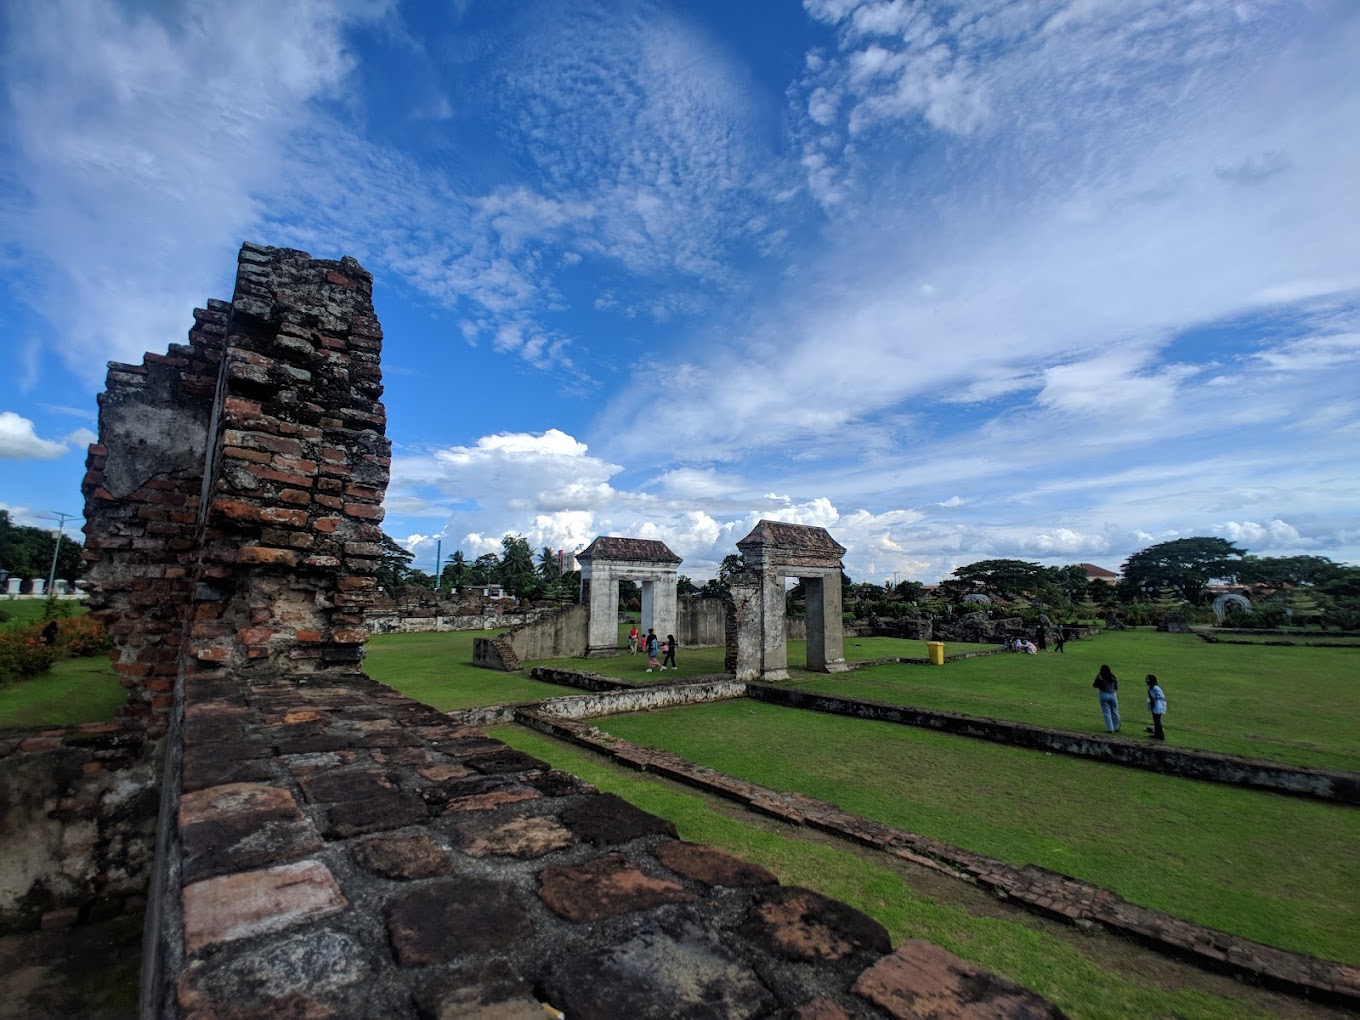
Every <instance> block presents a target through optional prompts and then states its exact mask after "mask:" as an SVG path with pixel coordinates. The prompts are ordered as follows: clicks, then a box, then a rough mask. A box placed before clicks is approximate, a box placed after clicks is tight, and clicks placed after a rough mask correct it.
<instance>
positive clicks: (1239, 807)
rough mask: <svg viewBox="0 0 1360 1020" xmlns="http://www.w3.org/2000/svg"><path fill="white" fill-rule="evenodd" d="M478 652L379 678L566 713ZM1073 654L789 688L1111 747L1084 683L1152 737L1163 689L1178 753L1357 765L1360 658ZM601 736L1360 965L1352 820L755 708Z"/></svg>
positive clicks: (445, 651) (617, 663)
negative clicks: (1155, 702) (1115, 701)
mask: <svg viewBox="0 0 1360 1020" xmlns="http://www.w3.org/2000/svg"><path fill="white" fill-rule="evenodd" d="M471 639H472V635H468V634H461V635H454V634H431V635H400V636H392V637H386V638H376V639H375V640H374V642H373V644H372V646H371V650H370V658H369V662H368V666H369V668H370V671H371V672H372V674H373V675H374V676H375V677H377V678H378V679H381V680H384V681H385V682H388V683H391V684H393V685H394V686H396V687H398V688H399V689H401V690H403V691H405V692H407V693H409V694H411V695H412V696H413V697H418V698H420V699H421V700H425V701H427V702H429V703H431V704H436V705H438V706H439V707H450V708H451V707H463V706H466V705H471V704H492V703H503V702H506V701H512V700H517V699H527V698H533V697H539V696H542V693H543V692H544V691H545V690H546V691H547V692H549V693H556V692H560V688H555V687H552V686H551V685H544V684H537V683H535V682H534V681H529V680H527V679H524V678H522V677H517V676H508V675H506V674H498V673H490V672H488V671H483V670H477V669H475V668H474V667H472V666H471V665H470V660H471ZM464 646H465V647H464ZM1067 648H1068V650H1067V652H1066V653H1065V654H1064V655H1057V654H1055V653H1048V654H1045V655H1038V656H1026V655H996V656H989V657H984V658H979V659H970V660H964V661H960V662H954V663H950V664H948V665H946V666H944V667H927V666H908V665H900V664H893V665H885V666H875V667H866V668H865V669H863V670H858V671H854V672H851V673H847V674H836V675H832V676H827V675H824V674H810V673H807V672H806V671H801V670H796V669H795V670H793V671H792V672H793V673H794V679H793V680H792V681H790V682H791V683H794V684H799V685H803V686H807V687H809V688H814V689H825V690H829V691H835V692H839V693H846V694H851V695H857V696H863V697H872V698H877V699H880V700H887V701H897V702H901V703H911V704H916V705H923V706H927V707H937V708H943V709H950V710H956V711H964V712H970V713H973V714H978V715H988V716H995V717H1001V718H1010V719H1019V720H1025V721H1032V722H1038V723H1044V724H1048V725H1057V726H1064V727H1070V728H1073V729H1086V730H1092V731H1101V730H1103V726H1102V723H1101V721H1100V715H1099V710H1098V707H1097V703H1096V698H1095V692H1094V690H1093V689H1091V687H1090V683H1091V677H1092V676H1093V675H1094V673H1095V671H1096V668H1097V667H1098V666H1099V665H1100V663H1101V662H1109V663H1110V664H1111V665H1112V666H1113V668H1114V669H1115V671H1116V672H1117V673H1120V674H1122V675H1123V676H1124V677H1125V683H1124V689H1125V691H1127V693H1126V694H1125V698H1124V702H1123V705H1122V707H1123V709H1124V712H1125V715H1126V718H1127V719H1128V722H1129V724H1130V726H1131V727H1132V728H1137V727H1139V726H1141V724H1142V722H1143V713H1142V706H1143V693H1142V692H1143V685H1142V684H1141V682H1140V681H1141V677H1142V675H1143V673H1145V672H1149V671H1151V672H1156V673H1158V674H1159V675H1160V676H1161V677H1162V679H1163V681H1164V684H1165V686H1166V688H1167V691H1168V695H1169V697H1170V699H1171V709H1170V711H1169V712H1168V715H1167V722H1168V725H1169V729H1170V732H1171V737H1172V740H1173V741H1175V742H1177V743H1181V744H1184V745H1189V746H1199V747H1209V748H1212V749H1216V750H1223V751H1233V752H1236V753H1247V754H1252V755H1254V756H1256V757H1267V758H1278V759H1280V760H1285V761H1296V762H1301V763H1307V764H1318V765H1328V766H1331V767H1338V768H1347V767H1350V768H1354V767H1356V764H1357V761H1358V760H1360V759H1357V752H1356V748H1355V741H1354V734H1355V733H1356V732H1357V731H1360V711H1358V710H1360V705H1358V704H1357V701H1358V700H1360V699H1357V698H1356V696H1355V695H1356V691H1357V686H1356V684H1357V682H1360V681H1358V680H1357V678H1356V677H1355V676H1353V673H1354V669H1353V664H1360V657H1357V656H1355V655H1354V654H1351V653H1350V652H1349V650H1338V649H1315V648H1256V647H1246V646H1221V645H1209V644H1206V643H1204V642H1201V641H1199V640H1198V639H1196V638H1193V637H1184V636H1178V635H1167V634H1158V633H1156V632H1152V631H1126V632H1116V633H1111V634H1104V635H1101V636H1100V637H1098V638H1093V639H1087V640H1083V641H1077V642H1071V643H1069V645H1068V646H1067ZM845 651H846V657H847V658H848V659H852V660H853V659H867V658H877V657H881V656H885V655H907V656H911V655H918V654H920V653H921V651H923V646H922V644H921V643H920V642H906V641H899V640H894V639H890V638H871V639H861V638H852V639H849V640H848V641H847V642H846V648H845ZM1224 653H1227V654H1224ZM803 656H804V651H803V646H802V644H801V643H800V642H795V643H791V645H790V649H789V661H790V662H791V663H799V662H801V661H802V660H803ZM721 657H722V650H721V649H716V648H709V649H681V653H680V656H679V663H680V669H679V670H678V671H677V672H676V673H675V674H672V673H670V672H669V671H667V672H666V673H663V674H659V675H658V674H650V675H649V674H646V673H645V672H644V669H645V660H643V659H642V658H641V657H640V656H628V655H626V654H625V655H620V656H617V657H614V658H608V659H595V660H590V661H588V662H586V661H583V660H580V659H564V660H554V662H556V663H558V664H561V665H563V666H566V667H568V668H578V669H579V668H586V669H589V670H591V671H594V672H599V673H603V674H605V675H609V676H616V677H622V678H627V679H633V680H670V679H672V677H673V676H675V677H680V678H684V677H686V676H692V675H701V674H711V673H716V672H720V671H721ZM542 664H544V663H534V664H532V665H542ZM602 726H603V728H605V729H607V730H609V731H610V732H612V733H616V734H617V735H619V736H621V737H624V738H626V739H629V740H635V741H637V742H638V743H642V744H648V745H652V746H658V747H665V748H668V749H670V750H674V751H677V752H678V753H680V754H683V755H684V756H686V757H688V758H691V759H693V760H695V761H699V762H702V763H703V764H706V765H710V766H712V767H714V768H718V769H721V770H723V771H726V772H731V773H733V774H735V775H739V776H742V777H744V778H748V779H751V780H754V781H756V782H760V783H763V784H765V785H768V786H772V787H774V788H776V789H786V790H799V791H801V792H804V793H807V794H810V795H812V796H816V797H820V798H822V799H825V800H829V801H833V802H835V803H837V804H840V805H841V806H842V807H845V808H846V809H848V810H851V811H855V812H857V813H860V814H864V815H866V816H868V817H872V818H879V819H882V820H883V821H886V822H889V823H891V824H895V825H899V826H901V827H903V828H906V829H909V830H911V831H914V832H920V833H924V834H926V835H931V836H935V837H937V838H940V839H944V840H946V841H948V842H951V843H955V844H957V845H960V846H963V847H967V848H968V849H972V850H976V851H978V852H981V853H986V854H989V855H991V856H995V857H998V858H1001V859H1003V860H1007V861H1010V862H1012V863H1016V864H1025V863H1035V864H1040V865H1043V866H1045V867H1049V868H1052V869H1054V870H1056V871H1061V872H1064V873H1067V874H1072V875H1075V876H1077V877H1080V878H1085V879H1087V880H1090V881H1093V882H1096V883H1097V884H1100V885H1105V886H1108V887H1110V888H1113V889H1115V890H1116V891H1118V892H1120V893H1121V894H1122V895H1124V896H1126V897H1128V898H1129V899H1130V900H1133V901H1134V902H1137V903H1142V904H1145V905H1148V906H1153V907H1157V908H1159V909H1163V910H1166V911H1167V912H1168V913H1171V914H1174V915H1177V916H1185V917H1190V918H1192V919H1194V920H1198V921H1200V922H1202V923H1204V924H1208V925H1211V926H1213V927H1219V928H1224V929H1226V930H1229V931H1234V932H1237V933H1239V934H1242V935H1244V936H1246V937H1248V938H1253V939H1257V940H1259V941H1262V942H1266V943H1269V944H1273V945H1280V946H1283V947H1286V948H1293V949H1298V950H1300V951H1303V952H1309V953H1313V954H1315V955H1319V956H1324V957H1328V958H1332V959H1341V960H1345V961H1346V962H1350V963H1360V940H1357V939H1356V937H1355V936H1356V932H1357V931H1360V897H1357V896H1356V895H1355V893H1354V889H1355V888H1356V886H1357V882H1358V881H1360V850H1357V848H1358V847H1360V812H1355V811H1354V810H1351V809H1346V808H1338V807H1333V806H1330V805H1325V804H1315V803H1311V802H1307V801H1302V800H1297V799H1291V798H1285V797H1278V796H1273V795H1268V794H1262V793H1255V792H1252V791H1243V790H1235V789H1230V788H1226V787H1218V786H1213V785H1210V784H1202V783H1192V782H1187V781H1184V780H1177V779H1175V778H1172V777H1162V776H1156V775H1152V774H1149V773H1143V772H1137V771H1134V770H1127V769H1122V768H1119V767H1116V766H1109V765H1102V764H1098V763H1094V762H1086V761H1081V760H1076V759H1068V758H1063V757H1061V756H1052V755H1040V754H1036V753H1034V752H1029V751H1024V750H1020V749H1016V748H1009V747H1004V746H1000V745H992V744H986V743H983V742H979V741H972V740H967V739H961V738H954V737H949V736H945V735H941V734H936V733H933V732H929V731H924V730H919V729H913V728H909V727H900V726H893V725H890V724H881V723H865V722H861V721H859V720H852V719H840V718H836V717H831V716H825V715H820V714H813V713H802V712H796V711H792V710H788V709H780V708H777V707H774V706H767V705H760V704H756V703H749V702H744V701H743V702H732V703H724V704H719V705H711V706H702V707H693V708H686V709H674V710H668V711H663V712H656V713H647V714H643V715H637V716H629V717H616V718H612V719H610V720H608V721H607V722H602Z"/></svg>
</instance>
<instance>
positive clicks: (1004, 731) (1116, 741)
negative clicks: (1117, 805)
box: [746, 683, 1360, 805]
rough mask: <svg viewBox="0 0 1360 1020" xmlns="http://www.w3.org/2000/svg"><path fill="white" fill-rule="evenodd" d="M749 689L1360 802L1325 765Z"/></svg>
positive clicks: (980, 735) (769, 697) (1218, 779)
mask: <svg viewBox="0 0 1360 1020" xmlns="http://www.w3.org/2000/svg"><path fill="white" fill-rule="evenodd" d="M746 693H747V696H748V697H750V698H754V699H755V700H757V701H764V702H768V703H770V704H774V705H782V706H784V707H786V708H800V709H809V710H811V711H814V712H828V713H830V714H832V715H845V716H852V717H855V718H858V719H874V720H877V721H880V722H891V723H900V724H902V725H906V726H921V727H924V728H926V729H932V730H938V731H940V732H941V733H952V734H955V735H957V736H964V737H976V738H977V739H979V740H990V741H993V742H995V743H999V744H1011V745H1012V746H1015V747H1027V748H1031V749H1033V750H1036V751H1049V752H1053V753H1057V754H1070V755H1074V756H1077V757H1081V758H1091V759H1094V760H1096V761H1104V762H1109V763H1112V764H1116V765H1125V766H1129V767H1132V768H1139V769H1147V770H1148V771H1151V772H1161V773H1165V774H1168V775H1176V776H1181V777H1183V778H1186V779H1201V780H1206V781H1208V782H1213V783H1227V784H1229V785H1232V786H1249V787H1252V788H1254V789H1258V790H1269V791H1271V792H1274V793H1288V794H1294V795H1296V796H1301V797H1316V798H1318V799H1319V800H1329V801H1336V802H1339V803H1342V804H1356V805H1360V775H1356V774H1354V773H1349V772H1329V771H1326V770H1323V769H1310V768H1304V767H1302V766H1296V765H1282V764H1279V763H1278V762H1269V761H1260V760H1257V759H1253V758H1239V757H1236V756H1234V755H1227V754H1215V753H1213V752H1211V751H1196V750H1191V749H1189V748H1179V747H1168V746H1167V745H1166V744H1163V743H1152V742H1142V741H1138V740H1125V739H1122V738H1119V737H1110V736H1105V735H1097V734H1091V733H1078V732H1075V731H1073V730H1058V729H1049V728H1048V727H1044V726H1032V725H1029V724H1027V723H1019V722H1010V721H1008V720H1004V719H985V718H982V717H980V716H971V715H963V714H962V713H957V712H937V711H931V710H927V709H923V708H913V707H911V706H907V705H890V704H888V703H886V702H882V701H871V700H867V699H858V698H844V697H839V696H837V695H832V694H819V693H816V692H814V691H803V690H794V689H791V688H788V687H777V686H774V685H771V684H758V683H748V684H747V692H746Z"/></svg>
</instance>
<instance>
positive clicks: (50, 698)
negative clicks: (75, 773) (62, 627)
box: [0, 654, 127, 729]
mask: <svg viewBox="0 0 1360 1020" xmlns="http://www.w3.org/2000/svg"><path fill="white" fill-rule="evenodd" d="M126 700H127V692H126V691H124V690H123V688H122V686H121V685H120V684H119V683H118V676H117V674H116V673H114V671H113V667H112V666H110V665H109V660H108V656H106V655H102V654H101V655H91V656H87V657H85V658H81V659H59V660H57V661H56V662H55V663H53V664H52V668H51V669H49V670H48V671H47V672H46V673H43V674H41V675H40V676H35V677H33V678H31V679H29V680H21V681H19V682H18V683H15V684H10V685H8V686H5V687H0V729H8V728H9V727H25V728H27V727H33V726H74V725H76V724H78V723H87V722H108V721H109V720H110V719H112V718H113V713H114V710H115V709H117V708H118V707H119V706H121V705H122V704H123V703H124V702H125V701H126Z"/></svg>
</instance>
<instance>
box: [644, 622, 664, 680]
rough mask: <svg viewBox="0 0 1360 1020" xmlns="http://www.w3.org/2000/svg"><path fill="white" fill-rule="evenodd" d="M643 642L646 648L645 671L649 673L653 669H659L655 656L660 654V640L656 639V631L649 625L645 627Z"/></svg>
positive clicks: (658, 662) (659, 665) (659, 664)
mask: <svg viewBox="0 0 1360 1020" xmlns="http://www.w3.org/2000/svg"><path fill="white" fill-rule="evenodd" d="M645 644H646V648H647V672H648V673H650V672H651V671H652V670H654V669H655V670H660V669H661V663H660V661H659V660H658V659H657V656H658V655H660V654H661V642H660V641H658V640H657V638H656V631H654V630H652V628H651V627H648V628H647V639H646V642H645Z"/></svg>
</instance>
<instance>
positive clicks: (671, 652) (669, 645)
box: [661, 634, 676, 669]
mask: <svg viewBox="0 0 1360 1020" xmlns="http://www.w3.org/2000/svg"><path fill="white" fill-rule="evenodd" d="M661 651H662V653H663V654H664V655H665V656H666V657H665V658H664V659H662V660H661V668H662V669H665V668H667V667H668V666H669V667H670V668H671V669H675V668H676V666H675V635H674V634H667V635H666V643H665V644H664V645H662V646H661Z"/></svg>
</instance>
